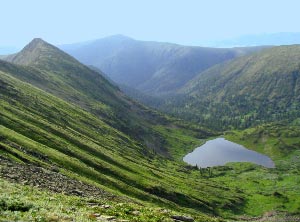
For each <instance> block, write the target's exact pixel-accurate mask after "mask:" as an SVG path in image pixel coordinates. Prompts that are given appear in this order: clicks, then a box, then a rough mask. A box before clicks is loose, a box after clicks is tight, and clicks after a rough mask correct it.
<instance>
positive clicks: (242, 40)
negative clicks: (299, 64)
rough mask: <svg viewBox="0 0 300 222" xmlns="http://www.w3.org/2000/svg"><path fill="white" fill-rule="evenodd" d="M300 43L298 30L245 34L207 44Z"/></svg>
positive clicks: (239, 45) (216, 45) (218, 45)
mask: <svg viewBox="0 0 300 222" xmlns="http://www.w3.org/2000/svg"><path fill="white" fill-rule="evenodd" d="M293 44H300V33H297V32H281V33H266V34H258V35H245V36H241V37H238V38H233V39H227V40H221V41H213V42H208V43H206V45H208V46H210V47H226V48H228V47H229V48H230V47H248V46H262V45H273V46H279V45H293Z"/></svg>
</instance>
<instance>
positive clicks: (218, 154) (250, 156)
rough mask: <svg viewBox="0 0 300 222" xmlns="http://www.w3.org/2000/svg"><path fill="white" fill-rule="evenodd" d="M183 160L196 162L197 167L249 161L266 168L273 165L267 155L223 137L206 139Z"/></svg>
mask: <svg viewBox="0 0 300 222" xmlns="http://www.w3.org/2000/svg"><path fill="white" fill-rule="evenodd" d="M183 161H184V162H186V163H188V164H191V165H194V166H195V165H196V164H197V166H198V167H212V166H222V165H225V164H226V163H228V162H251V163H255V164H258V165H262V166H264V167H268V168H273V167H275V164H274V162H273V161H272V160H271V159H270V158H269V157H268V156H266V155H263V154H260V153H257V152H255V151H252V150H248V149H246V148H245V147H243V146H242V145H239V144H237V143H233V142H230V141H228V140H225V139H224V138H217V139H214V140H209V141H207V142H206V143H205V144H204V145H202V146H200V147H198V148H196V149H195V150H194V151H193V152H192V153H189V154H187V155H186V156H185V157H184V158H183Z"/></svg>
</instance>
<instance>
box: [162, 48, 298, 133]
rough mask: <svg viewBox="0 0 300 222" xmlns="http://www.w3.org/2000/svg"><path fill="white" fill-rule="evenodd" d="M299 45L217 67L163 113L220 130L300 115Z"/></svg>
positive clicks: (193, 84)
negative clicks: (172, 114)
mask: <svg viewBox="0 0 300 222" xmlns="http://www.w3.org/2000/svg"><path fill="white" fill-rule="evenodd" d="M299 55H300V46H299V45H292V46H279V47H273V48H270V49H265V50H262V51H260V52H257V53H254V54H251V55H248V56H243V57H240V58H237V59H234V60H232V61H229V62H225V63H222V64H220V65H216V66H214V67H212V68H210V69H208V70H206V71H204V72H202V73H200V74H199V75H198V76H197V77H196V78H195V79H193V80H191V81H190V82H189V83H188V84H186V85H185V87H184V88H183V89H182V90H181V92H182V96H183V97H182V99H181V100H180V99H178V98H180V97H179V96H177V98H175V99H174V100H171V101H170V103H169V104H168V103H166V105H165V107H164V110H166V111H168V110H169V111H171V112H173V113H177V114H179V115H181V116H183V117H186V118H188V119H192V120H194V121H196V122H199V123H205V124H206V125H209V126H212V127H214V128H217V129H221V128H223V129H224V128H226V129H228V128H230V127H232V128H237V127H239V128H247V127H249V126H253V125H258V124H261V123H263V122H270V121H277V120H283V119H289V120H293V119H295V118H297V117H299V112H298V110H299V106H300V103H299V95H300V91H299V90H300V78H299V73H300V71H299V67H300V63H299V59H300V56H299Z"/></svg>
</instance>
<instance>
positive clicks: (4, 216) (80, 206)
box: [0, 179, 218, 222]
mask: <svg viewBox="0 0 300 222" xmlns="http://www.w3.org/2000/svg"><path fill="white" fill-rule="evenodd" d="M0 189H1V191H2V192H1V193H0V220H1V221H2V220H3V221H7V220H10V221H52V222H55V221H74V220H76V221H82V222H85V221H96V220H97V217H98V218H99V216H100V215H105V216H113V217H114V218H116V219H117V221H119V220H120V221H121V220H129V221H133V222H135V221H136V222H137V221H142V222H155V221H166V222H168V221H169V222H171V221H173V220H172V219H171V216H172V215H178V214H180V212H176V211H170V210H165V209H163V208H158V207H145V206H143V205H140V204H138V203H133V202H124V201H122V202H116V201H114V200H107V199H97V200H96V199H93V198H79V197H74V196H66V195H63V194H53V193H50V192H47V191H41V190H38V189H36V188H32V187H28V186H21V185H16V184H11V183H8V182H7V181H4V180H2V179H0ZM103 206H105V207H103ZM100 218H101V217H100ZM195 219H196V220H197V221H218V220H217V219H213V218H210V217H206V216H205V215H203V216H201V215H198V216H197V217H195ZM98 221H99V220H98Z"/></svg>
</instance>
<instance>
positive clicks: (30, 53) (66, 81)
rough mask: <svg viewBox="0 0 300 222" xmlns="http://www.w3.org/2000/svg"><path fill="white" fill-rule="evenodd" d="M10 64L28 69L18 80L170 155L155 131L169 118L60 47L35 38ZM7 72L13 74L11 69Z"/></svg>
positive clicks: (149, 146)
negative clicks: (131, 97)
mask: <svg viewBox="0 0 300 222" xmlns="http://www.w3.org/2000/svg"><path fill="white" fill-rule="evenodd" d="M10 61H11V62H12V63H15V64H19V65H22V66H23V69H24V72H22V73H21V72H17V71H13V72H11V73H12V75H14V76H15V77H17V78H20V79H21V80H23V81H26V82H28V83H31V84H33V85H35V86H37V87H39V88H41V89H43V90H45V91H47V92H50V93H52V94H54V95H55V96H57V97H59V98H61V99H64V100H66V101H68V102H71V103H73V104H76V105H79V106H80V107H81V108H83V109H85V110H86V111H88V112H91V113H93V114H94V115H96V116H98V117H100V118H101V119H102V120H103V121H105V122H106V123H108V124H109V125H110V126H112V127H114V128H117V129H118V130H120V131H122V132H123V133H125V134H127V135H129V136H131V137H133V138H134V139H137V140H138V141H140V142H141V143H142V144H143V145H144V146H145V147H147V148H148V151H149V150H155V152H158V153H160V154H162V155H165V156H168V155H169V153H168V150H166V149H165V147H164V146H163V144H164V143H165V141H164V139H163V138H161V137H160V136H159V133H158V132H156V130H155V129H153V125H155V124H158V123H166V124H168V122H169V120H168V118H166V117H164V116H162V115H161V114H158V113H156V112H154V111H152V110H149V109H147V108H145V107H143V106H141V105H140V104H138V103H136V102H134V101H132V100H130V99H128V98H127V97H126V96H125V95H123V93H122V92H121V91H120V90H119V89H118V88H117V87H116V86H114V85H112V84H110V83H109V82H108V81H107V80H106V79H105V78H103V77H102V76H101V75H100V74H99V73H98V72H96V71H93V70H91V69H89V68H88V67H86V66H84V65H82V64H81V63H79V62H78V61H77V60H75V59H74V58H72V57H71V56H69V55H67V54H66V53H64V52H62V51H61V50H59V49H58V48H56V47H54V46H52V45H50V44H48V43H46V42H45V41H43V40H41V39H34V40H33V41H32V42H31V43H29V44H28V45H27V46H26V47H25V48H24V49H23V50H22V51H21V52H20V53H18V54H16V55H15V56H14V57H11V58H10ZM25 66H26V67H25ZM7 70H8V71H12V70H10V67H9V66H8V67H7ZM203 132H204V131H203ZM145 152H147V149H146V150H145Z"/></svg>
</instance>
